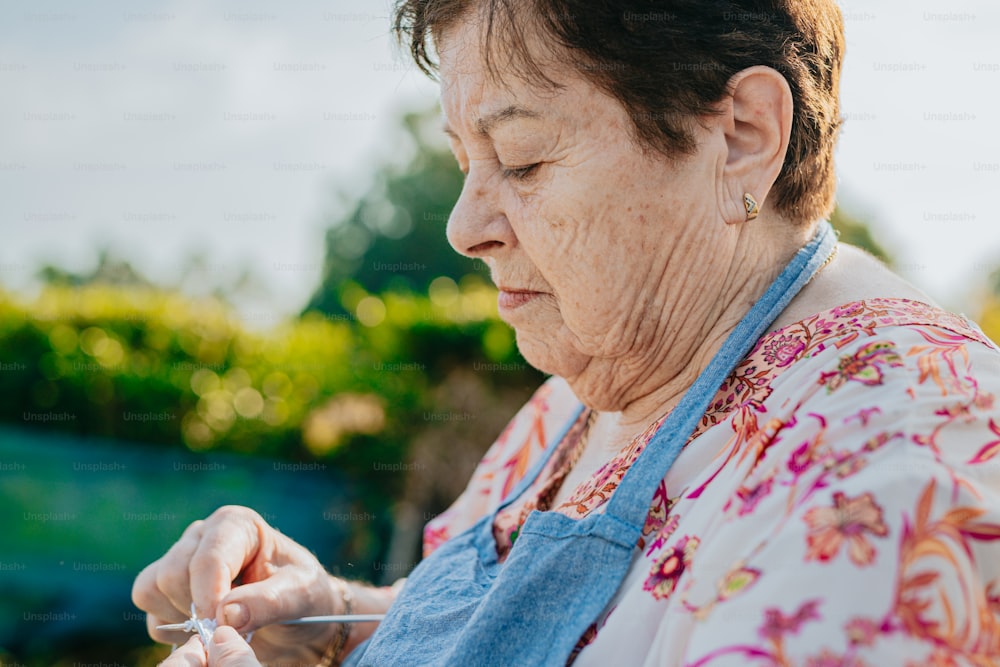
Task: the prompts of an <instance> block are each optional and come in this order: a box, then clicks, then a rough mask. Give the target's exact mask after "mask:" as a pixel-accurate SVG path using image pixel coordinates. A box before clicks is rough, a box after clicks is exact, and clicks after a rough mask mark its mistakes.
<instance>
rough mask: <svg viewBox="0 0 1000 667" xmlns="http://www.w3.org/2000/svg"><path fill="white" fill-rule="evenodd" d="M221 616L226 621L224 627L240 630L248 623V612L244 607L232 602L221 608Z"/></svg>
mask: <svg viewBox="0 0 1000 667" xmlns="http://www.w3.org/2000/svg"><path fill="white" fill-rule="evenodd" d="M222 616H223V618H225V619H226V625H231V626H232V627H234V628H241V627H243V626H244V625H246V624H247V623H248V622H249V621H250V611H249V610H248V609H247V608H246V605H242V604H240V603H238V602H232V603H230V604H227V605H226V606H225V607H223V608H222Z"/></svg>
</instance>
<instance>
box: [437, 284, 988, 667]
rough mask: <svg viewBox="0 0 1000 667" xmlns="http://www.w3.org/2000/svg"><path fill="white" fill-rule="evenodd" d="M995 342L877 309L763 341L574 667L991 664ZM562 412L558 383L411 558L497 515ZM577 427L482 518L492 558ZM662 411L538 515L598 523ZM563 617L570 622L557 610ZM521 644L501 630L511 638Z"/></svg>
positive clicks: (843, 313)
mask: <svg viewBox="0 0 1000 667" xmlns="http://www.w3.org/2000/svg"><path fill="white" fill-rule="evenodd" d="M998 393H1000V349H998V348H997V347H996V345H994V344H993V343H992V342H991V341H990V340H989V339H988V338H987V337H986V336H985V335H983V334H982V332H981V331H980V330H979V329H978V328H977V327H976V326H975V325H974V324H972V323H971V322H969V321H968V320H966V319H964V318H962V317H959V316H956V315H952V314H950V313H947V312H944V311H942V310H939V309H937V308H933V307H931V306H928V305H926V304H922V303H918V302H915V301H909V300H903V299H871V300H868V301H862V302H856V303H850V304H847V305H845V306H841V307H839V308H834V309H832V310H829V311H825V312H822V313H819V314H817V315H814V316H812V317H810V318H808V319H806V320H803V321H801V322H798V323H796V324H793V325H790V326H788V327H785V328H783V329H780V330H778V331H775V332H773V333H770V334H768V335H766V336H765V337H764V338H762V339H761V340H760V341H758V343H757V345H756V346H755V348H754V349H753V350H752V351H751V352H750V354H749V355H748V356H747V357H746V358H745V359H744V360H743V361H742V362H741V363H740V364H739V365H738V366H737V367H736V369H735V370H734V371H733V373H732V374H731V375H730V376H729V378H728V379H727V380H726V382H725V383H724V384H723V385H722V386H721V387H720V388H719V391H718V393H717V395H716V397H715V400H714V401H713V402H712V404H711V405H710V407H709V410H708V412H706V414H705V415H704V417H703V418H702V420H701V423H700V425H699V427H698V428H697V430H696V431H695V433H694V434H692V436H691V438H690V440H689V441H688V443H687V446H686V447H685V449H684V450H683V451H682V453H681V455H680V456H679V457H678V459H677V461H676V462H675V464H674V466H673V467H672V468H671V469H670V471H669V472H668V473H667V475H666V476H665V478H664V479H663V482H662V483H661V484H660V487H659V490H658V492H657V493H656V495H655V497H654V498H652V500H651V505H650V508H649V514H648V516H647V519H646V525H645V528H644V530H643V535H642V537H641V538H640V540H639V543H638V544H637V545H636V549H637V551H636V553H637V557H636V558H635V560H634V561H633V564H632V567H631V569H630V571H629V573H628V575H627V576H626V578H625V580H624V581H623V583H622V586H621V587H620V589H619V590H618V592H617V594H616V596H615V598H614V599H613V600H612V602H611V603H610V604H609V606H608V608H607V609H606V610H605V611H604V613H603V614H602V616H601V617H600V618H599V619H597V622H596V623H595V624H594V625H593V626H591V628H590V630H589V631H588V632H587V633H586V634H585V635H584V636H583V637H582V638H581V639H580V643H579V644H578V646H577V651H576V653H574V656H572V657H571V659H570V661H571V662H573V664H574V665H575V666H576V667H579V666H581V665H584V666H596V665H600V666H607V665H635V666H638V667H653V666H654V665H655V666H657V667H663V666H670V667H673V666H678V667H679V666H685V667H703V666H712V667H719V666H723V665H739V666H741V667H742V666H744V665H751V666H757V665H760V666H763V665H789V666H790V665H796V666H798V665H804V666H806V667H835V666H840V667H864V666H870V667H884V666H892V665H900V666H906V667H911V666H912V667H917V666H918V665H919V666H925V665H936V666H941V667H944V666H946V665H947V666H965V665H977V666H984V667H985V666H987V665H990V666H993V665H998V664H1000V542H997V540H998V539H1000V409H998V408H1000V406H995V405H994V401H995V396H996V395H997V394H998ZM578 405H579V404H578V402H577V400H576V398H575V397H574V396H573V394H572V392H571V391H570V389H569V387H568V386H567V385H566V383H565V382H564V381H563V380H560V379H558V378H553V379H551V380H549V381H548V382H547V383H546V384H545V385H543V386H542V387H541V388H540V389H539V390H538V392H537V393H536V394H535V396H534V397H533V398H532V399H531V401H530V402H529V403H528V404H527V405H525V407H524V408H522V410H521V411H520V412H519V413H518V414H517V415H516V416H515V418H514V419H513V421H511V422H510V424H509V425H508V426H507V428H506V429H505V430H504V432H503V433H502V434H501V435H500V437H499V438H498V440H497V441H496V443H495V444H494V445H493V446H492V447H491V448H490V450H489V451H488V452H487V454H486V455H485V457H484V458H483V460H482V461H481V463H480V464H479V466H478V467H477V469H476V471H475V473H474V475H473V477H472V480H471V481H470V483H469V486H468V487H467V489H466V490H465V492H464V493H463V494H462V495H461V496H460V497H459V498H458V500H457V501H456V502H455V503H454V505H452V507H451V508H449V509H448V510H447V511H446V512H444V513H443V514H441V515H439V516H438V517H436V518H435V519H434V520H433V521H431V522H430V523H429V524H428V525H427V527H426V529H425V533H424V552H425V554H428V553H430V552H431V551H433V550H434V549H435V548H436V547H437V546H439V545H440V544H441V543H442V542H444V541H446V540H447V539H448V538H449V537H450V536H452V535H456V534H457V533H459V532H461V531H462V530H464V529H465V528H467V527H468V526H471V525H472V524H473V523H475V521H476V520H478V519H479V518H480V517H482V516H484V515H485V514H487V513H490V512H492V511H494V510H495V508H496V507H497V506H498V505H499V504H500V503H501V501H502V499H503V498H504V497H505V496H506V495H507V494H508V493H509V491H510V490H511V489H512V487H513V486H514V485H515V484H516V483H517V482H518V480H520V479H521V478H522V477H523V476H524V475H525V473H526V472H527V471H528V469H529V468H530V467H531V466H532V465H533V464H534V463H535V462H536V461H537V460H538V458H539V457H540V456H541V454H542V452H543V450H544V448H545V446H546V445H547V444H548V442H547V438H549V437H552V435H553V434H554V433H557V432H560V431H561V430H562V429H563V428H564V427H565V424H566V422H567V420H569V419H570V418H571V415H572V414H573V411H574V409H575V408H577V407H578ZM585 418H586V416H585V415H581V417H580V419H579V420H578V421H577V423H576V424H575V425H574V426H573V427H572V428H570V429H569V431H568V432H567V434H566V436H565V437H564V438H563V440H562V442H561V443H559V445H558V446H557V447H558V449H557V451H556V452H555V455H554V456H553V457H552V458H551V459H550V461H549V463H548V464H547V465H546V468H545V469H544V470H543V471H542V474H541V475H539V477H538V479H537V480H536V481H535V482H534V484H533V485H532V486H531V487H530V488H529V489H528V490H527V491H526V492H525V493H524V494H523V495H522V496H521V498H519V499H518V500H517V501H516V502H515V503H513V504H512V506H510V507H508V508H506V509H505V511H503V512H501V513H499V514H498V516H497V517H496V520H495V522H494V534H495V536H496V541H497V550H498V553H499V555H500V556H501V557H503V556H504V555H505V554H506V552H507V551H508V550H509V549H510V547H511V544H512V542H514V541H515V540H516V536H517V531H518V529H519V527H520V524H521V522H523V520H524V518H525V517H526V515H527V513H528V512H529V511H531V510H532V509H535V508H537V507H539V501H540V499H543V498H546V497H548V494H549V493H551V491H552V489H553V488H554V487H555V486H556V483H557V482H559V481H561V479H562V477H563V476H564V475H565V474H566V472H567V471H568V466H569V463H568V461H567V455H566V452H567V451H568V450H569V449H570V448H571V447H572V445H573V443H574V441H575V439H576V437H578V434H579V431H580V430H581V429H582V427H583V421H584V420H585ZM665 418H666V416H665V415H664V416H663V417H662V418H661V419H660V420H657V422H656V423H654V424H651V425H650V426H649V428H648V429H647V430H646V431H645V432H644V433H643V434H641V435H640V436H638V437H636V438H635V439H634V440H633V441H632V443H631V444H630V445H629V446H628V447H626V448H625V449H624V450H622V451H621V452H620V453H619V454H618V455H616V457H615V458H614V459H612V460H611V461H610V462H608V463H607V464H606V465H605V466H604V467H602V468H601V469H600V470H598V471H597V472H596V473H595V474H594V475H593V476H592V477H591V478H590V479H589V480H587V481H586V482H584V483H582V484H580V485H579V486H578V487H577V488H576V489H575V490H574V492H573V494H572V495H571V497H570V498H569V500H567V502H565V503H563V504H562V505H560V506H558V507H554V508H552V509H551V510H550V511H555V512H561V513H563V514H566V515H567V516H570V517H583V516H586V515H587V514H589V513H590V512H599V511H602V509H603V506H604V504H605V503H606V501H607V500H608V498H609V497H610V495H611V494H612V493H613V492H614V490H615V488H616V487H617V485H618V483H619V481H620V480H621V479H622V477H623V476H624V474H625V472H626V471H627V470H628V468H629V466H630V465H631V464H632V462H633V461H634V460H635V459H636V457H637V456H638V455H639V453H640V452H641V451H642V450H643V448H644V446H645V445H646V443H647V442H648V441H649V439H650V437H651V436H652V434H653V433H654V432H655V430H656V427H657V426H658V425H659V424H660V423H661V422H662V420H663V419H665ZM567 613H572V610H567ZM515 641H516V638H515Z"/></svg>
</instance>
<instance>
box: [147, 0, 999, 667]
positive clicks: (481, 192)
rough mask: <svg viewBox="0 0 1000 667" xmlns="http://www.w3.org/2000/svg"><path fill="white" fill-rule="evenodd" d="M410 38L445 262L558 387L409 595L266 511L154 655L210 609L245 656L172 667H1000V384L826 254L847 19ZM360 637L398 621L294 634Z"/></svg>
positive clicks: (980, 340)
mask: <svg viewBox="0 0 1000 667" xmlns="http://www.w3.org/2000/svg"><path fill="white" fill-rule="evenodd" d="M396 28H397V33H398V34H399V35H401V36H402V37H403V38H404V39H405V40H408V42H409V46H410V48H411V50H412V53H413V54H414V56H415V57H416V59H417V62H418V63H420V64H421V66H422V67H424V68H425V69H428V70H430V69H434V68H436V69H437V70H438V72H439V76H440V82H441V104H442V108H443V112H444V118H445V128H444V131H445V133H446V134H447V135H448V137H449V138H450V141H451V147H452V149H453V151H454V153H455V157H456V158H457V160H458V163H459V165H460V167H461V169H462V171H463V172H464V173H465V175H466V178H465V184H464V186H463V189H462V194H461V197H460V198H459V200H458V202H457V203H456V205H455V208H454V211H453V212H452V215H451V218H450V219H449V222H448V231H447V233H448V239H449V241H450V242H451V244H452V245H453V246H454V247H455V249H456V250H457V251H458V252H460V253H462V254H464V255H467V256H469V257H473V258H477V259H481V260H483V261H485V262H486V263H487V264H489V266H490V269H491V271H492V276H493V280H494V282H495V283H496V285H497V287H498V288H499V299H498V301H499V310H500V315H501V317H502V318H503V319H504V320H505V321H506V322H508V323H509V324H510V325H511V326H512V327H513V328H514V329H515V331H516V333H517V342H518V346H519V348H520V350H521V352H522V353H523V355H524V357H525V358H526V359H527V360H528V361H530V362H531V363H532V364H533V365H534V366H536V367H538V368H540V369H542V370H543V371H545V372H547V373H551V374H552V376H553V377H552V378H551V379H550V380H549V381H548V382H546V383H545V384H544V385H543V386H542V387H541V388H540V389H539V390H538V392H537V393H536V395H535V396H534V398H532V399H531V401H530V402H529V403H528V405H526V406H525V407H524V408H523V409H522V410H521V412H520V413H519V414H518V415H516V416H515V417H514V420H513V421H512V422H511V423H510V425H509V426H508V427H507V429H505V430H504V432H503V433H502V434H501V435H500V437H499V439H498V440H497V441H496V443H495V444H494V445H493V447H492V448H491V449H490V450H489V452H488V453H487V454H486V456H485V458H484V459H483V460H482V462H481V463H480V465H479V467H478V468H477V469H476V471H475V473H474V475H473V478H472V480H471V482H470V483H469V486H468V489H467V490H466V492H465V493H463V494H462V496H461V497H460V498H459V499H458V500H457V501H456V502H455V504H454V505H453V506H452V507H451V508H450V509H449V510H448V511H447V512H446V513H444V514H442V515H441V516H439V517H437V518H436V519H435V520H434V521H432V522H431V523H430V524H429V525H428V526H427V528H426V532H425V556H426V557H425V559H424V561H423V562H422V563H421V564H420V565H419V566H418V567H417V568H416V569H415V570H414V571H413V573H412V574H411V575H410V577H409V578H408V579H407V580H405V581H400V582H397V584H396V585H394V586H392V587H391V588H383V589H379V588H371V587H367V586H364V585H361V584H358V583H354V582H346V581H342V580H339V579H335V578H331V577H330V576H329V575H327V574H326V573H325V572H324V571H323V569H322V567H321V566H320V564H319V563H318V562H317V560H316V559H315V558H314V557H313V556H312V555H311V554H309V553H308V552H307V551H306V550H305V549H303V548H302V547H300V546H298V545H296V544H294V543H293V542H292V541H290V540H289V539H288V538H286V537H285V536H283V535H282V534H281V533H279V532H277V531H276V530H274V529H273V528H271V527H269V526H268V525H267V524H266V523H265V522H264V521H263V520H262V519H261V518H260V517H259V516H258V515H257V514H255V513H254V512H252V511H251V510H249V509H244V508H223V509H220V510H219V511H217V512H216V513H214V514H213V515H212V516H210V517H209V518H208V519H206V520H205V521H199V522H196V523H195V524H193V525H192V526H191V527H190V528H189V529H188V530H187V531H186V532H185V533H184V535H183V536H182V537H181V539H180V541H179V542H177V544H176V545H174V546H173V547H172V548H171V549H170V551H169V552H168V553H167V554H166V555H165V556H164V557H163V558H161V559H160V560H159V561H157V562H155V563H153V564H152V565H150V566H149V567H148V568H147V569H146V570H144V571H143V572H142V574H140V576H139V577H138V579H137V581H136V583H135V589H134V599H135V602H136V604H137V605H139V606H140V607H141V608H143V609H145V610H147V611H148V612H149V624H150V627H151V630H150V632H151V634H152V636H153V637H154V638H156V639H158V640H161V641H165V642H171V641H180V638H179V636H178V634H177V633H166V632H162V631H157V630H155V626H156V625H157V624H159V623H161V622H167V621H181V620H183V619H184V618H185V617H187V616H188V611H189V608H190V605H191V603H192V601H193V602H194V603H195V605H196V607H197V610H198V611H199V612H200V613H201V614H203V615H206V616H210V617H213V618H214V619H215V620H217V621H218V623H220V624H223V625H230V626H232V628H222V629H220V631H219V632H218V633H217V634H216V637H215V639H213V640H211V641H210V642H209V644H210V646H209V650H208V652H207V657H206V651H205V649H204V648H203V647H202V646H201V644H200V643H199V640H197V639H192V640H191V641H190V642H189V643H188V644H187V645H186V646H185V647H184V649H183V650H181V651H178V652H177V653H176V654H175V655H174V656H173V657H172V658H171V659H170V660H168V663H167V664H170V665H186V664H205V662H206V660H207V661H208V664H215V665H225V666H230V667H231V666H234V665H256V664H258V663H257V662H256V660H258V659H259V660H262V661H264V662H274V664H281V665H293V664H296V665H298V664H303V665H313V664H341V663H342V664H345V665H378V666H385V665H418V664H419V665H461V666H463V667H464V666H468V665H565V664H567V663H573V664H574V665H577V666H580V665H648V666H652V665H657V666H662V665H671V666H672V665H678V666H680V665H690V666H695V665H697V666H702V665H712V666H715V665H745V664H753V665H758V664H759V665H764V664H767V665H772V664H774V665H816V666H819V665H854V666H860V665H872V666H875V665H930V664H936V665H987V664H996V663H995V660H996V659H997V658H998V656H1000V550H998V549H997V546H996V543H995V540H997V539H998V538H1000V496H998V491H997V489H1000V467H998V465H997V464H998V463H1000V459H996V460H994V457H995V456H996V455H997V454H998V452H1000V426H998V424H1000V413H998V412H997V411H996V410H995V408H994V396H995V395H996V393H997V392H1000V372H998V361H1000V354H998V349H997V348H996V347H995V346H994V345H993V343H991V342H990V341H989V340H988V339H987V338H986V337H985V336H984V335H983V334H982V333H981V332H980V331H979V329H978V328H977V327H976V326H975V325H974V324H973V323H971V322H969V321H968V320H966V319H964V318H963V317H958V316H955V315H952V314H949V313H947V312H944V311H942V310H940V309H939V308H938V307H936V306H935V305H933V304H932V303H931V301H930V299H928V298H927V297H926V296H925V295H924V294H922V293H920V292H919V291H917V290H916V289H914V288H913V287H911V286H909V285H908V284H906V283H905V282H903V281H902V280H901V279H899V278H898V277H896V276H895V275H893V274H892V273H890V272H889V271H887V270H886V269H885V268H884V267H883V266H882V265H881V264H879V263H878V262H877V261H876V260H874V259H873V258H871V257H869V256H867V255H866V254H864V253H863V252H861V251H859V250H857V249H855V248H852V247H850V246H846V245H837V243H836V240H835V238H834V236H833V234H832V231H831V229H830V227H829V225H828V223H827V222H825V221H824V218H825V217H826V216H827V215H828V214H829V213H830V211H831V209H832V207H833V194H834V186H835V176H834V169H833V151H834V145H835V139H836V136H837V129H838V125H839V123H840V119H839V112H838V80H839V76H840V66H841V58H842V53H843V36H842V24H841V17H840V13H839V10H838V9H837V7H836V5H835V4H834V2H833V0H801V1H799V2H783V1H778V0H773V1H768V0H763V1H755V2H749V1H748V0H747V1H744V0H734V1H730V2H721V1H715V0H707V1H706V0H673V1H669V2H661V3H650V2H642V3H639V2H624V1H622V2H602V3H592V2H585V1H583V0H578V1H573V0H534V1H533V2H522V3H512V2H505V1H502V0H479V1H473V0H406V1H405V2H402V3H401V4H400V5H399V7H398V8H397V14H396ZM237 583H238V585H237ZM343 612H348V613H381V612H386V613H387V615H386V617H385V619H384V620H383V621H381V623H379V624H375V623H354V624H350V625H347V624H344V625H328V626H308V627H307V626H295V627H290V626H281V625H276V623H278V622H279V621H281V620H284V619H292V618H296V617H299V616H308V615H318V614H331V613H343ZM251 630H252V631H256V634H255V635H254V637H253V639H252V642H251V644H250V646H252V647H253V650H254V651H255V652H256V656H257V657H256V658H254V657H253V655H252V653H251V650H250V647H249V646H247V645H246V644H245V643H244V642H243V640H242V639H241V638H240V636H239V635H238V634H237V631H238V632H239V633H246V632H248V631H251ZM226 655H229V656H231V657H225V656H226Z"/></svg>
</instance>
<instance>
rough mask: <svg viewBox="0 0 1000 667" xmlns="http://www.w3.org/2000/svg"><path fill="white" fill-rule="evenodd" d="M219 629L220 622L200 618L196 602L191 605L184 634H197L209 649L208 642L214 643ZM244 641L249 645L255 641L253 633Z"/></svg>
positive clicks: (248, 634)
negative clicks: (195, 607) (195, 606)
mask: <svg viewBox="0 0 1000 667" xmlns="http://www.w3.org/2000/svg"><path fill="white" fill-rule="evenodd" d="M218 627H219V622H218V621H216V620H215V619H214V618H198V614H197V613H196V612H195V609H194V602H192V603H191V618H189V619H188V620H186V621H184V627H183V628H182V631H183V632H197V633H198V636H199V637H201V643H202V644H204V645H205V648H208V642H210V641H212V636H213V635H214V634H215V630H216V628H218ZM244 639H246V642H247V643H248V644H249V643H250V640H251V639H253V631H252V630H251V631H250V632H248V633H247V634H246V635H245V636H244ZM176 649H177V645H176V644H175V645H174V650H176Z"/></svg>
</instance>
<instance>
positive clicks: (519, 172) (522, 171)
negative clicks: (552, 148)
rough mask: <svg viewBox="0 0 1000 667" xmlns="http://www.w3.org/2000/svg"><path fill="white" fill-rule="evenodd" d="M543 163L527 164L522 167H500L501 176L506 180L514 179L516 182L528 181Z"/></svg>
mask: <svg viewBox="0 0 1000 667" xmlns="http://www.w3.org/2000/svg"><path fill="white" fill-rule="evenodd" d="M539 165H541V162H535V163H534V164H526V165H522V166H520V167H505V166H503V165H500V175H501V176H502V177H503V178H504V179H508V178H512V179H514V180H515V181H526V180H528V179H529V178H531V176H532V175H533V174H534V173H535V170H536V169H538V167H539Z"/></svg>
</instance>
